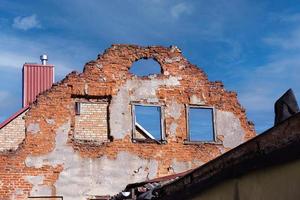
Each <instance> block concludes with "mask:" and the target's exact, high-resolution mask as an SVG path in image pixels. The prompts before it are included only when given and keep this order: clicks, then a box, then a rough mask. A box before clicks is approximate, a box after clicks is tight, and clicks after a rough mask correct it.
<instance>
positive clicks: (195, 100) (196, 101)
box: [190, 95, 205, 105]
mask: <svg viewBox="0 0 300 200" xmlns="http://www.w3.org/2000/svg"><path fill="white" fill-rule="evenodd" d="M190 103H191V104H197V105H205V102H204V100H202V99H200V98H198V97H197V96H196V95H192V96H191V97H190Z"/></svg>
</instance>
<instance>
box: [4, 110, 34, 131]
mask: <svg viewBox="0 0 300 200" xmlns="http://www.w3.org/2000/svg"><path fill="white" fill-rule="evenodd" d="M28 108H29V106H25V107H24V108H21V109H20V110H18V111H17V112H16V113H14V114H13V115H12V116H10V117H9V118H7V119H6V120H4V121H3V122H2V123H1V124H0V129H2V128H3V127H5V126H6V125H7V124H9V123H10V122H11V121H12V120H14V119H15V118H17V117H18V116H19V115H21V114H22V113H24V112H25V111H26V110H27V109H28Z"/></svg>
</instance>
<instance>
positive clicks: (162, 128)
mask: <svg viewBox="0 0 300 200" xmlns="http://www.w3.org/2000/svg"><path fill="white" fill-rule="evenodd" d="M135 106H149V107H159V108H160V134H161V135H160V137H161V139H160V140H156V139H151V138H149V139H141V138H137V137H136V126H135V121H136V115H135V114H136V113H135ZM164 108H165V106H164V105H162V104H145V103H137V102H131V116H132V142H134V143H136V142H148V143H158V144H165V143H166V137H165V118H164V116H165V115H164Z"/></svg>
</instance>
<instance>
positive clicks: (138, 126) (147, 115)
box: [132, 105, 164, 142]
mask: <svg viewBox="0 0 300 200" xmlns="http://www.w3.org/2000/svg"><path fill="white" fill-rule="evenodd" d="M132 111H133V124H134V126H133V127H134V128H133V140H134V141H143V140H144V141H156V142H161V141H163V140H164V133H163V120H162V118H161V116H162V115H161V112H162V109H161V107H160V106H155V105H146V106H145V105H133V107H132Z"/></svg>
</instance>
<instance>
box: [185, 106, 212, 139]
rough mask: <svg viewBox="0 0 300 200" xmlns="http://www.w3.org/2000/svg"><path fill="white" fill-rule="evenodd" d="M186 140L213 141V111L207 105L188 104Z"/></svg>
mask: <svg viewBox="0 0 300 200" xmlns="http://www.w3.org/2000/svg"><path fill="white" fill-rule="evenodd" d="M187 112H188V140H189V141H191V142H214V141H215V133H214V111H213V108H209V107H198V106H188V109H187Z"/></svg>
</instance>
